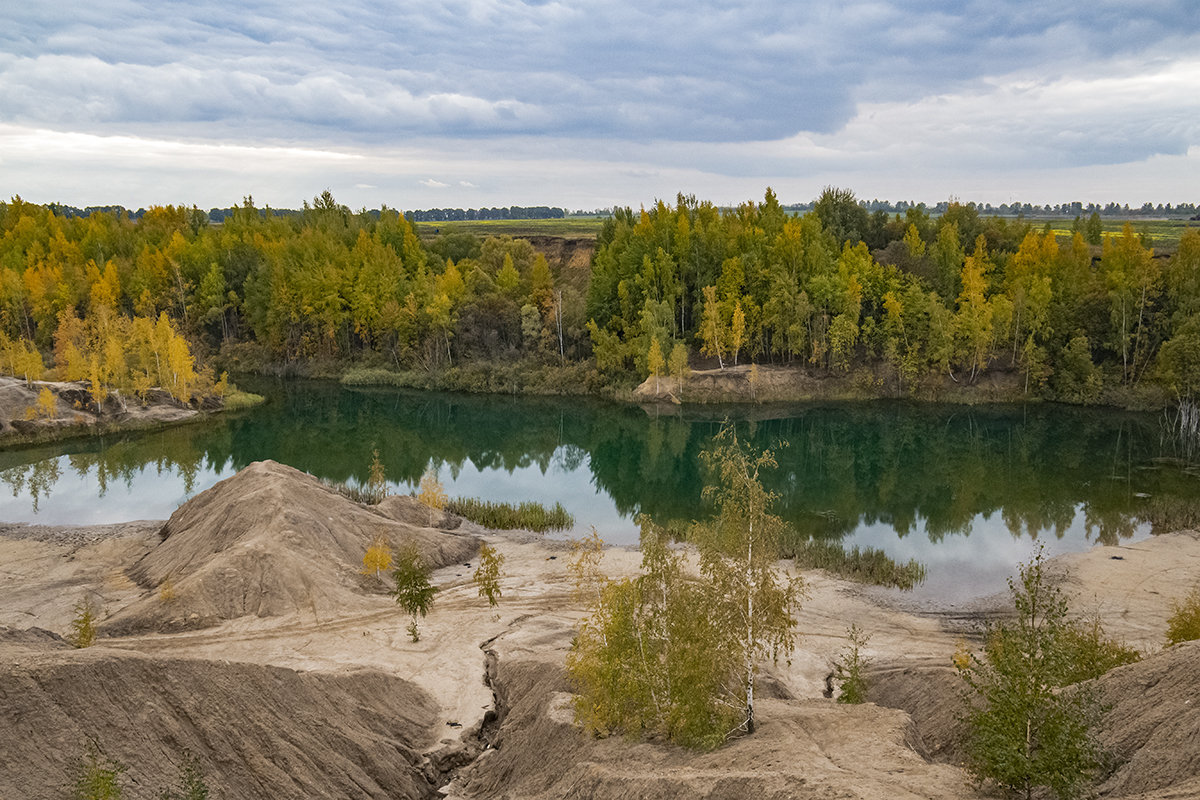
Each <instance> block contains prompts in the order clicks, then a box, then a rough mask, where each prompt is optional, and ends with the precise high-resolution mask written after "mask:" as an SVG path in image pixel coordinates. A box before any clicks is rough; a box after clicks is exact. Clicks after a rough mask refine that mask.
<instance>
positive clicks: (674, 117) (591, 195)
mask: <svg viewBox="0 0 1200 800" xmlns="http://www.w3.org/2000/svg"><path fill="white" fill-rule="evenodd" d="M0 8H3V24H2V25H0V195H2V196H5V197H7V196H11V195H14V194H20V195H21V196H22V197H24V198H25V199H27V200H31V201H34V202H51V201H58V202H64V203H69V204H72V205H79V206H82V205H91V204H103V203H119V204H122V205H126V206H129V207H134V208H136V207H138V206H148V205H150V204H154V203H185V204H188V205H191V204H196V205H199V206H201V207H202V208H210V207H213V206H228V205H231V204H234V203H237V202H239V201H240V200H241V198H242V197H244V196H245V195H247V194H252V195H253V196H254V199H255V201H256V202H257V203H258V204H259V205H262V204H270V205H273V206H276V207H297V206H298V205H299V204H300V202H301V201H303V200H304V199H306V198H311V197H313V196H314V195H316V194H318V193H320V192H321V191H322V190H324V189H326V188H328V189H330V190H331V191H332V192H333V194H334V196H335V197H336V198H337V199H338V200H339V201H341V202H343V203H346V204H348V205H350V206H352V207H354V208H359V207H364V206H365V207H378V206H379V205H380V204H387V205H389V206H392V207H399V208H405V209H410V208H429V207H434V206H460V207H479V206H493V205H512V204H521V205H534V204H537V205H558V206H563V207H566V208H570V209H576V208H585V209H592V208H600V207H608V206H611V205H613V204H618V203H619V204H622V205H633V206H635V207H636V206H637V205H639V204H643V203H646V204H648V203H650V202H652V201H653V200H654V199H656V198H664V199H667V200H671V199H673V198H674V197H675V195H676V193H677V192H680V191H682V192H685V193H693V194H696V195H697V196H699V197H701V198H704V199H710V200H713V201H715V202H718V203H731V202H738V201H741V200H744V199H758V198H761V197H762V193H763V190H764V188H765V187H766V186H768V185H770V186H772V187H774V188H775V190H776V193H777V194H778V195H779V197H780V199H781V200H782V201H783V202H785V203H786V202H803V201H808V200H811V199H813V198H814V197H815V196H816V195H817V194H818V193H819V192H820V190H821V188H822V187H823V186H826V185H837V186H844V187H848V188H850V189H853V190H854V191H855V192H856V193H857V194H858V196H859V197H864V198H871V197H879V198H882V199H891V200H901V199H909V200H923V201H926V202H937V201H938V200H944V199H947V198H949V197H957V198H960V199H963V200H977V201H985V202H992V203H1004V202H1012V201H1014V200H1020V201H1022V202H1032V203H1046V202H1055V203H1059V202H1068V201H1073V200H1081V201H1084V202H1089V201H1096V202H1108V201H1116V202H1122V203H1129V204H1130V205H1140V204H1141V203H1143V202H1147V201H1150V202H1154V203H1159V202H1200V10H1198V9H1197V7H1196V3H1195V0H1144V1H1143V2H1138V3H1133V2H1128V1H1127V0H1126V1H1124V2H1113V1H1112V0H1085V1H1084V2H1080V1H1078V0H1059V2H1054V3H1049V2H1044V0H1036V2H1025V1H1024V0H966V1H963V0H942V1H940V2H939V1H938V0H928V1H927V2H916V0H873V1H870V2H866V1H860V0H841V2H836V3H834V2H807V3H802V2H785V0H725V1H724V2H710V0H690V2H687V3H683V2H661V1H660V0H638V2H626V0H564V1H563V2H553V0H528V1H527V2H518V0H446V2H434V3H420V4H417V3H395V4H392V3H387V2H380V0H371V1H370V2H368V1H367V0H340V2H338V3H334V4H331V3H328V2H320V3H317V2H310V0H287V2H283V0H242V2H239V3H236V4H231V3H217V2H213V0H186V2H175V0H153V1H150V0H147V1H146V2H139V1H138V0H95V1H94V2H89V3H79V4H73V3H40V2H25V3H20V2H17V0H0Z"/></svg>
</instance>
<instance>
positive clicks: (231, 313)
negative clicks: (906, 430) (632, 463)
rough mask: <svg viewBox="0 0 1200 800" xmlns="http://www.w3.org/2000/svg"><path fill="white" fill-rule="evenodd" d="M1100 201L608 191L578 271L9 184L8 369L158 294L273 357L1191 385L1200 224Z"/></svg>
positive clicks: (918, 383) (333, 215)
mask: <svg viewBox="0 0 1200 800" xmlns="http://www.w3.org/2000/svg"><path fill="white" fill-rule="evenodd" d="M1092 223H1093V219H1092V218H1089V219H1088V220H1086V221H1084V220H1082V219H1081V220H1080V222H1079V225H1078V226H1077V227H1078V228H1079V229H1078V230H1077V231H1076V232H1075V233H1074V234H1073V235H1072V236H1070V237H1060V236H1057V235H1055V234H1054V233H1053V232H1052V231H1051V230H1050V229H1049V228H1048V226H1043V227H1041V228H1038V227H1035V226H1033V225H1031V224H1030V223H1028V222H1026V221H1024V220H1020V219H1007V218H1003V217H996V216H991V217H985V216H983V215H981V214H980V211H979V207H978V206H975V205H973V204H966V205H964V204H960V203H949V204H947V205H946V206H945V208H944V209H943V210H942V212H941V213H940V214H939V215H936V216H935V215H933V214H930V213H929V212H928V211H927V210H926V209H924V208H923V207H921V206H910V207H908V208H906V210H905V212H904V214H903V215H901V214H889V213H887V212H885V211H883V210H882V209H877V210H876V211H874V212H869V211H868V210H867V208H866V207H865V206H864V204H863V203H861V202H860V201H858V200H857V199H856V198H855V197H854V195H853V193H851V192H849V191H848V190H843V189H833V188H830V189H827V190H826V191H825V192H823V193H822V195H821V196H820V197H819V198H818V199H817V200H816V201H815V202H814V203H813V205H812V209H811V210H810V211H808V212H806V213H804V214H793V213H789V212H788V211H787V210H786V209H785V208H784V207H783V206H781V205H780V204H779V202H778V200H777V199H776V197H775V195H774V193H773V192H771V191H770V190H767V193H766V195H765V197H764V200H763V201H762V202H761V203H754V202H747V203H743V204H742V205H740V206H737V207H736V208H727V209H721V208H718V207H716V206H714V205H713V204H711V203H708V202H700V201H697V200H696V198H694V197H688V196H682V195H681V196H679V197H678V199H677V202H676V204H675V205H674V206H669V205H667V204H666V203H664V202H661V201H660V202H658V203H656V204H655V205H653V206H651V207H650V208H644V209H641V210H639V211H638V212H637V213H635V212H633V211H632V210H631V209H629V208H617V209H614V213H613V215H612V217H610V218H609V219H608V220H606V221H605V223H604V226H603V228H602V229H601V231H600V233H599V235H598V238H597V243H596V249H595V253H594V257H593V263H592V269H591V276H590V282H589V283H588V284H587V285H581V284H580V283H579V282H572V281H570V280H567V279H566V278H565V276H563V275H560V274H556V270H555V269H554V268H553V267H552V266H551V265H550V264H549V263H548V262H547V261H546V259H545V258H544V257H543V256H542V255H541V254H540V253H538V252H537V251H536V250H535V248H534V247H533V246H532V245H531V244H530V243H529V242H528V241H525V240H521V239H512V238H511V237H489V238H487V239H484V240H482V241H481V240H479V239H478V238H476V237H473V236H469V235H464V234H445V235H441V236H438V237H437V238H435V239H433V240H428V241H422V239H421V238H420V237H419V236H418V234H417V231H416V228H415V227H414V223H413V222H412V221H411V220H410V219H408V217H406V216H405V215H402V214H401V213H399V212H398V211H395V210H392V209H389V208H386V207H384V208H382V209H379V210H375V211H366V210H363V211H360V212H352V211H350V209H349V208H347V207H346V206H344V205H341V204H339V203H337V202H336V201H335V200H334V198H333V197H332V195H331V194H330V193H329V192H325V193H323V194H322V195H320V196H318V197H316V198H314V199H313V202H312V203H311V204H310V203H305V204H304V208H303V209H302V210H301V211H300V212H298V213H294V214H287V215H285V214H280V213H276V212H274V211H272V210H270V209H259V208H256V207H255V206H254V204H253V201H252V200H251V199H250V198H247V199H246V200H245V201H244V202H243V204H242V205H241V206H239V207H237V208H234V209H232V210H231V212H230V213H229V214H228V215H227V216H225V217H224V219H223V222H222V223H221V224H220V225H213V224H211V223H210V222H209V219H208V216H207V215H206V214H205V213H204V212H202V211H198V210H197V209H195V208H191V209H189V208H186V207H182V206H179V207H175V206H167V207H156V208H152V209H150V210H148V211H146V212H145V213H144V214H142V215H141V217H140V218H138V219H133V218H131V217H129V216H128V215H125V214H123V213H121V212H119V211H117V212H104V213H93V214H90V215H88V216H86V217H81V216H67V215H63V214H59V213H56V212H55V210H54V208H51V207H46V206H38V205H33V204H30V203H26V202H24V201H22V200H21V199H20V198H14V199H13V200H12V201H11V202H9V203H4V204H0V333H2V334H3V335H4V336H5V337H6V339H5V342H7V343H10V344H11V346H9V345H6V352H8V353H9V355H8V356H7V359H8V364H7V365H6V367H5V369H7V370H8V371H10V372H14V373H17V372H19V371H21V370H19V369H18V367H21V368H23V367H26V366H28V365H29V364H32V360H33V359H32V354H33V353H38V354H41V355H42V357H43V360H50V361H52V362H53V363H54V364H55V366H56V368H58V369H59V371H60V373H61V372H62V369H63V366H64V364H65V362H64V360H63V358H62V356H63V355H64V354H65V352H66V349H65V345H64V338H70V337H69V336H65V333H69V332H72V331H74V332H75V333H74V334H72V335H74V336H75V340H76V346H77V347H79V348H81V349H82V350H86V357H85V358H84V360H85V361H88V362H89V368H90V369H91V371H92V372H93V373H100V372H104V371H105V367H106V365H107V363H108V361H109V359H110V358H112V359H116V357H117V355H118V354H117V351H118V349H120V348H119V347H118V346H117V344H115V343H121V342H133V341H134V339H135V337H134V336H133V334H132V333H130V332H129V331H132V328H131V327H130V326H132V325H133V324H134V321H135V320H137V319H143V320H146V321H148V322H150V323H153V324H154V325H157V324H158V321H159V320H160V319H162V318H163V317H164V315H165V319H166V321H167V324H169V325H170V326H171V328H172V330H173V331H174V332H175V334H176V335H178V336H181V337H183V338H184V339H186V341H187V343H188V345H189V348H190V349H189V355H190V356H192V357H195V358H196V359H197V361H198V362H200V363H203V362H205V361H206V359H207V357H208V356H209V355H212V354H216V353H218V352H220V351H222V350H223V349H224V348H227V347H241V348H242V350H241V351H238V352H243V353H244V352H246V350H245V347H246V346H247V343H249V346H250V347H251V349H252V351H253V353H254V354H256V356H257V363H262V362H263V361H275V362H296V361H325V362H327V363H332V364H343V363H344V362H346V361H348V360H350V361H355V362H359V363H364V364H367V365H371V366H388V367H391V368H392V369H399V370H419V371H425V372H430V371H433V372H437V371H442V370H445V369H446V368H448V367H451V366H457V365H461V364H470V363H476V364H480V363H482V364H512V363H522V364H565V363H570V362H575V363H583V364H593V365H594V366H595V368H597V369H598V370H599V371H600V373H601V374H602V376H603V378H602V380H606V381H608V382H610V383H621V382H625V381H628V380H631V379H634V378H635V377H636V378H638V379H640V378H641V377H645V376H646V375H649V374H658V373H661V372H662V371H663V370H665V369H668V368H670V369H672V371H674V370H675V368H676V367H677V366H678V364H679V363H682V362H681V359H683V360H686V359H688V358H691V359H692V360H693V362H695V360H696V359H697V358H698V357H700V358H704V357H707V358H709V359H711V361H712V363H713V364H714V365H717V366H725V365H726V364H734V365H737V364H743V363H747V362H754V363H773V364H793V365H802V366H804V367H806V368H808V369H810V370H815V371H817V372H820V373H823V374H832V375H839V374H840V375H853V374H859V373H862V374H869V375H870V377H871V378H872V379H873V380H876V381H883V382H886V383H887V384H888V385H889V386H890V387H892V390H893V391H894V392H896V393H901V394H904V393H912V394H916V395H920V394H921V393H922V391H923V389H924V388H925V387H927V386H928V385H930V384H931V383H934V382H937V381H947V380H952V381H957V382H960V383H965V384H970V383H974V382H977V381H979V380H980V378H981V377H982V376H984V375H987V374H989V373H995V372H1001V373H1005V374H1008V375H1017V376H1019V383H1020V386H1021V389H1022V390H1023V391H1024V392H1025V393H1026V394H1028V395H1030V396H1035V395H1038V396H1044V397H1049V398H1053V399H1059V400H1066V401H1071V402H1082V403H1088V402H1131V400H1130V398H1134V399H1135V400H1136V398H1139V397H1141V398H1143V399H1144V397H1145V396H1147V395H1151V394H1154V395H1155V396H1156V397H1158V398H1160V399H1161V398H1163V397H1170V396H1174V397H1178V398H1183V399H1190V398H1193V397H1194V396H1195V392H1196V388H1197V386H1198V385H1200V232H1198V231H1196V230H1188V231H1186V232H1185V233H1184V235H1183V237H1182V239H1181V240H1180V243H1179V247H1178V250H1177V252H1176V253H1174V254H1173V255H1172V256H1171V257H1169V258H1164V257H1161V256H1156V254H1155V253H1154V250H1153V248H1152V247H1150V245H1149V243H1148V242H1147V241H1145V240H1144V238H1143V237H1142V236H1140V235H1138V234H1136V233H1134V232H1133V230H1132V229H1131V228H1129V227H1128V226H1127V227H1126V229H1125V231H1124V232H1123V233H1121V234H1118V235H1115V236H1114V235H1106V234H1103V232H1102V230H1100V228H1099V227H1098V226H1095V225H1093V224H1092ZM73 320H77V321H79V322H82V323H83V327H84V331H85V332H84V333H78V330H77V329H78V326H77V325H76V322H75V321H73ZM138 324H139V325H140V326H141V328H139V330H144V329H146V325H147V323H146V322H143V323H138ZM64 326H66V327H65V328H64ZM126 328H129V331H127V330H126ZM64 332H65V333H64ZM110 343H112V344H110ZM127 351H128V348H127ZM52 354H53V355H52ZM93 359H94V360H95V361H96V364H95V368H91V364H90V361H91V360H93ZM125 360H126V361H135V362H137V361H138V358H135V357H133V356H131V355H129V354H128V352H127V353H126V355H125ZM139 363H140V362H139ZM159 365H161V358H158V360H157V361H156V367H157V366H159ZM138 369H141V372H142V374H145V372H146V370H145V369H144V368H142V367H140V366H139V367H138ZM121 371H122V370H121V369H114V370H113V372H114V374H116V373H119V372H121ZM73 374H78V370H76V372H75V373H73ZM132 380H133V379H132V377H130V378H129V379H128V381H126V382H127V383H131V382H132Z"/></svg>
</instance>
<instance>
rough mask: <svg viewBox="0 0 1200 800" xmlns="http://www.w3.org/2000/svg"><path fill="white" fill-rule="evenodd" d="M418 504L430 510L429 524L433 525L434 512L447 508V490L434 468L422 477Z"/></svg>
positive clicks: (426, 471)
mask: <svg viewBox="0 0 1200 800" xmlns="http://www.w3.org/2000/svg"><path fill="white" fill-rule="evenodd" d="M417 502H419V503H420V504H421V505H423V506H425V507H426V508H427V509H429V524H430V525H433V512H434V511H442V510H443V509H445V508H446V502H447V499H446V489H445V487H443V486H442V482H441V481H439V480H438V476H437V471H436V470H434V469H433V468H432V467H430V468H429V469H427V470H425V474H424V475H422V476H421V484H420V487H419V488H418V491H417Z"/></svg>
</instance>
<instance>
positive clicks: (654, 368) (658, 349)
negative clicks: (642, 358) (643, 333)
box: [646, 338, 666, 395]
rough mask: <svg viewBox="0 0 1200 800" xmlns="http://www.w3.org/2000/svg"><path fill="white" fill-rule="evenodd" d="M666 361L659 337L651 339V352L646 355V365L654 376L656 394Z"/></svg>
mask: <svg viewBox="0 0 1200 800" xmlns="http://www.w3.org/2000/svg"><path fill="white" fill-rule="evenodd" d="M665 363H666V362H665V359H663V351H662V346H661V345H659V343H658V339H657V338H655V339H651V340H650V352H649V353H648V354H647V356H646V367H647V368H648V369H649V370H650V375H651V376H652V377H653V378H654V394H656V395H657V394H658V391H659V386H658V378H659V376H660V375H661V374H662V371H663V366H664V365H665Z"/></svg>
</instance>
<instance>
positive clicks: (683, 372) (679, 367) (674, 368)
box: [667, 342, 690, 399]
mask: <svg viewBox="0 0 1200 800" xmlns="http://www.w3.org/2000/svg"><path fill="white" fill-rule="evenodd" d="M667 362H668V369H669V370H670V371H671V376H672V377H674V378H675V380H676V381H677V382H678V384H679V397H680V399H682V398H683V382H684V381H685V380H686V379H687V376H688V372H689V371H690V370H689V369H688V351H687V345H685V344H684V343H683V342H676V343H675V346H674V347H672V348H671V355H670V357H669V358H668V359H667Z"/></svg>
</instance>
